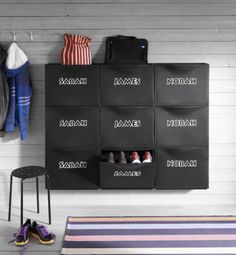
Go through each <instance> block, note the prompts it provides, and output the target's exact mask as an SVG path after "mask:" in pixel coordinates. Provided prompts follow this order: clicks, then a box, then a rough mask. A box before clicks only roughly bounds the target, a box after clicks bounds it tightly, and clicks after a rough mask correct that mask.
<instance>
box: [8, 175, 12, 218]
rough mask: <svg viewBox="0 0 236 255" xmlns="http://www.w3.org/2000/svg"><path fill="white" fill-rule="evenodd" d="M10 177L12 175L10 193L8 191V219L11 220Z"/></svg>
mask: <svg viewBox="0 0 236 255" xmlns="http://www.w3.org/2000/svg"><path fill="white" fill-rule="evenodd" d="M12 179H13V176H12V175H11V177H10V193H9V209H8V221H11V200H12Z"/></svg>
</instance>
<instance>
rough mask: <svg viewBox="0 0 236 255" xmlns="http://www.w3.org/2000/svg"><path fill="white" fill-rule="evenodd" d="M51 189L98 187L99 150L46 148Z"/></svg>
mask: <svg viewBox="0 0 236 255" xmlns="http://www.w3.org/2000/svg"><path fill="white" fill-rule="evenodd" d="M46 168H47V169H48V170H49V175H50V188H51V189H96V188H98V186H99V171H98V151H96V150H94V149H83V150H80V149H75V148H73V149H64V148H63V149H62V148H47V149H46Z"/></svg>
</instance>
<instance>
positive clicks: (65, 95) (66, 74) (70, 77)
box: [45, 64, 99, 106]
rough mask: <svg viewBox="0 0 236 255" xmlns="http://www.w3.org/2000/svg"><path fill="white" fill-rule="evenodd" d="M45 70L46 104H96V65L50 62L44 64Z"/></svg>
mask: <svg viewBox="0 0 236 255" xmlns="http://www.w3.org/2000/svg"><path fill="white" fill-rule="evenodd" d="M45 71H46V74H45V79H46V94H47V96H46V105H48V106H56V105H58V106H81V105H82V106H95V105H98V89H99V66H98V65H85V66H74V65H73V66H64V65H58V64H50V65H46V67H45Z"/></svg>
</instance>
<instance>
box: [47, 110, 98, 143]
mask: <svg viewBox="0 0 236 255" xmlns="http://www.w3.org/2000/svg"><path fill="white" fill-rule="evenodd" d="M98 113H99V110H98V108H96V107H51V108H50V107H48V108H47V112H46V130H47V132H46V141H47V145H49V146H55V147H82V148H83V147H97V146H98V140H99V134H98V128H99V124H98V123H99V120H98Z"/></svg>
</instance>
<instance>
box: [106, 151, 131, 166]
mask: <svg viewBox="0 0 236 255" xmlns="http://www.w3.org/2000/svg"><path fill="white" fill-rule="evenodd" d="M108 162H109V163H115V158H114V153H113V152H109V156H108ZM118 163H120V164H127V159H126V157H125V153H124V152H123V151H121V152H120V157H119V161H118Z"/></svg>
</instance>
